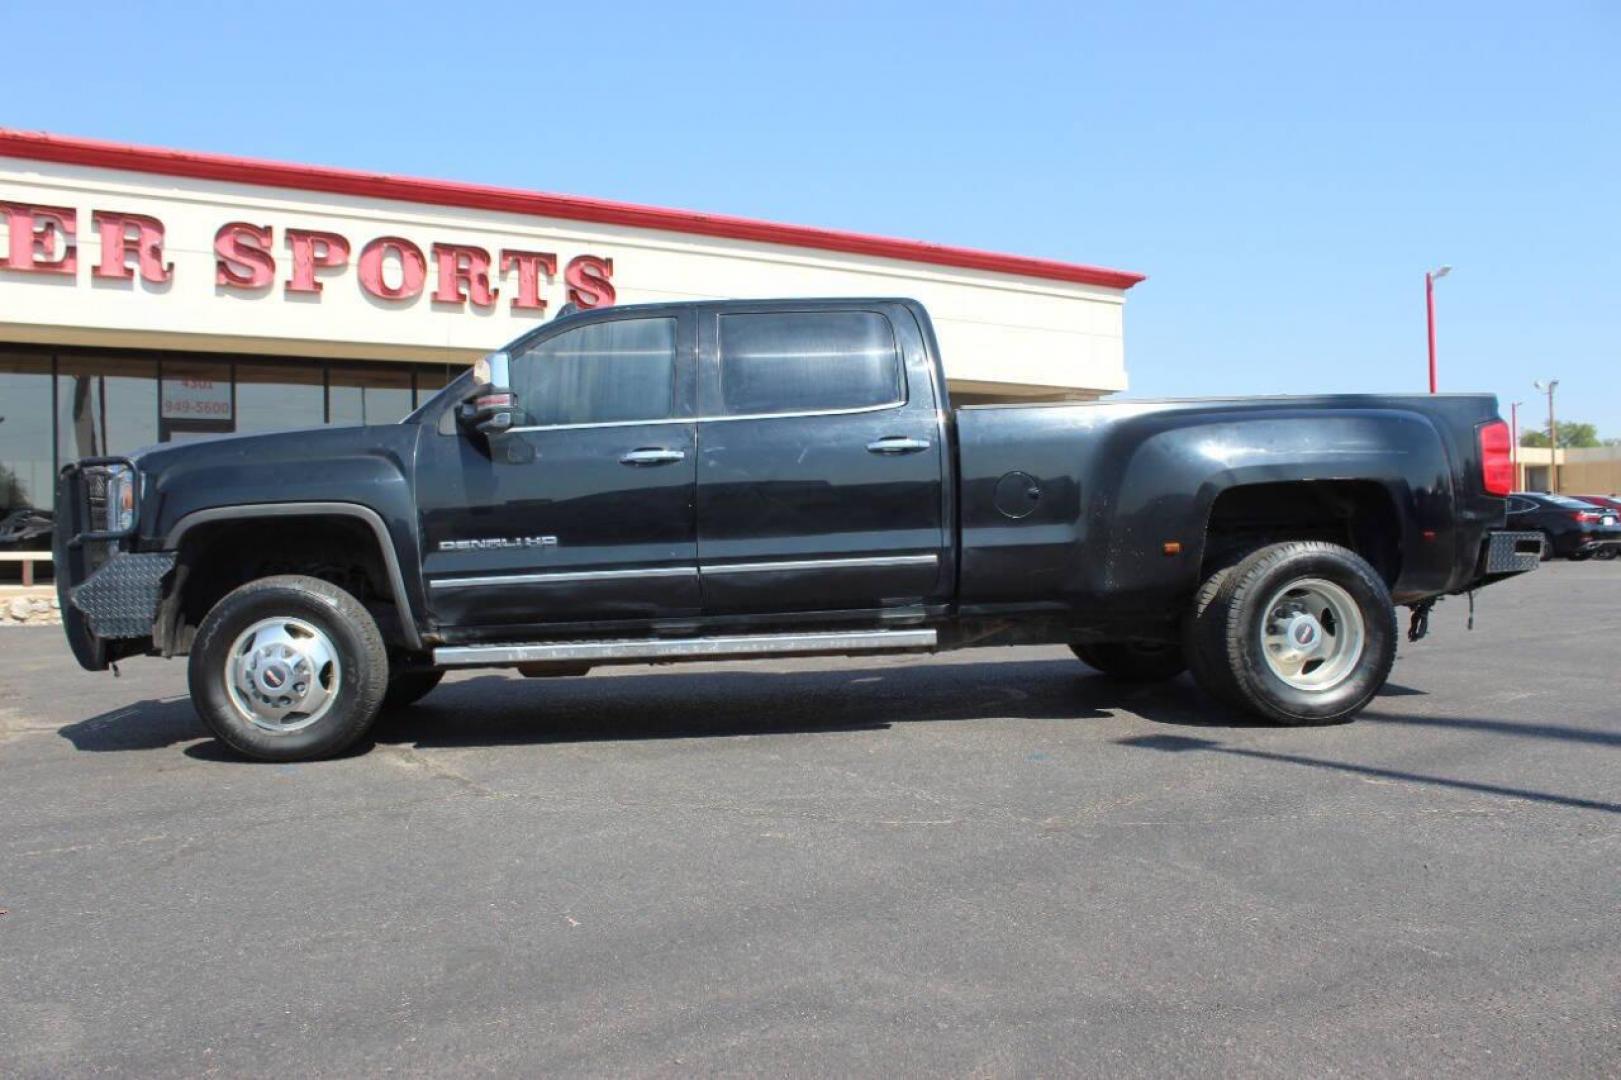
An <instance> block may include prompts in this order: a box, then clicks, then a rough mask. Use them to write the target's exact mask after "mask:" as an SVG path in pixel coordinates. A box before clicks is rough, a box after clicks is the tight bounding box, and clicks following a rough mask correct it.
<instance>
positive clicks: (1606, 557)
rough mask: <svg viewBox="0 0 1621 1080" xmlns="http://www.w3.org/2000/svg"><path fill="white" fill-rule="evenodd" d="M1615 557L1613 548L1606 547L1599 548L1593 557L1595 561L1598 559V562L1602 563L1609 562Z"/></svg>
mask: <svg viewBox="0 0 1621 1080" xmlns="http://www.w3.org/2000/svg"><path fill="white" fill-rule="evenodd" d="M1615 556H1616V551H1615V548H1613V547H1607V548H1599V549H1598V552H1597V553H1596V554H1595V555H1594V556H1593V557H1594V558H1595V559H1600V560H1602V561H1604V562H1609V561H1610V560H1611V559H1613V558H1615Z"/></svg>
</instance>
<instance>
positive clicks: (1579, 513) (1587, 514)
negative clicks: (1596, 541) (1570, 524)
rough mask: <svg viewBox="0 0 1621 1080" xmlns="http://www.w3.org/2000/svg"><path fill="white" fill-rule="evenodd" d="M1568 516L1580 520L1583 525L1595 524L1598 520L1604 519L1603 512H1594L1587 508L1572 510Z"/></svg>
mask: <svg viewBox="0 0 1621 1080" xmlns="http://www.w3.org/2000/svg"><path fill="white" fill-rule="evenodd" d="M1570 516H1571V517H1573V518H1575V519H1576V520H1577V521H1579V522H1581V523H1582V524H1583V525H1597V524H1598V523H1599V522H1601V521H1603V520H1604V515H1603V514H1595V513H1593V512H1591V511H1589V510H1576V511H1574V512H1572V513H1571V515H1570Z"/></svg>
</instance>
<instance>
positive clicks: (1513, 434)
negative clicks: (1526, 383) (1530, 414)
mask: <svg viewBox="0 0 1621 1080" xmlns="http://www.w3.org/2000/svg"><path fill="white" fill-rule="evenodd" d="M1524 404H1525V402H1523V401H1511V402H1509V406H1508V432H1509V442H1508V462H1509V468H1511V469H1513V470H1514V490H1515V491H1522V490H1524V488H1525V485H1524V484H1522V483H1521V482H1520V406H1521V405H1524Z"/></svg>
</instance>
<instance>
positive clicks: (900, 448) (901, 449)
mask: <svg viewBox="0 0 1621 1080" xmlns="http://www.w3.org/2000/svg"><path fill="white" fill-rule="evenodd" d="M928 448H929V440H927V439H912V438H908V437H906V436H905V435H889V436H886V437H884V438H882V439H878V440H877V441H875V442H870V443H868V444H867V451H868V452H869V453H873V454H915V453H917V452H918V451H919V450H927V449H928Z"/></svg>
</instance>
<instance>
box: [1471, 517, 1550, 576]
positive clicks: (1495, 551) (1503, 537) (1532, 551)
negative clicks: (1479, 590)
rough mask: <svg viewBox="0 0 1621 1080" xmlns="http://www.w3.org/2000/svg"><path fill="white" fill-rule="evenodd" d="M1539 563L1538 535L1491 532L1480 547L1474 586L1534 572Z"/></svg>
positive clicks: (1540, 545)
mask: <svg viewBox="0 0 1621 1080" xmlns="http://www.w3.org/2000/svg"><path fill="white" fill-rule="evenodd" d="M1541 563H1542V534H1541V533H1539V532H1510V531H1508V530H1507V529H1500V530H1493V531H1492V532H1489V533H1487V534H1486V539H1485V540H1484V541H1483V542H1482V543H1481V545H1480V561H1479V563H1478V564H1477V565H1476V566H1475V586H1474V587H1479V586H1480V585H1489V584H1491V583H1492V582H1494V581H1501V580H1503V579H1504V578H1506V577H1512V576H1513V575H1515V574H1524V573H1526V572H1528V571H1531V570H1535V569H1536V568H1537V567H1538V566H1540V565H1541Z"/></svg>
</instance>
